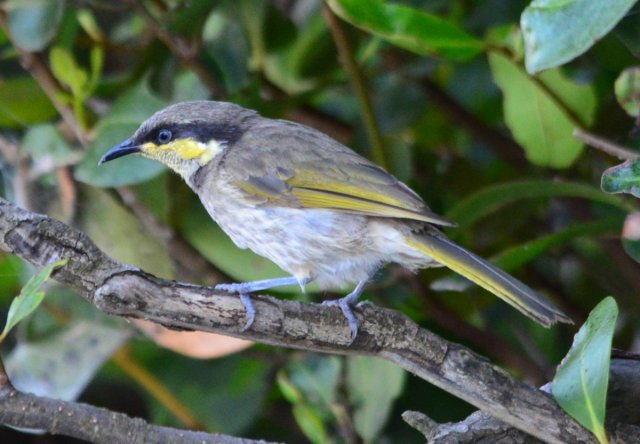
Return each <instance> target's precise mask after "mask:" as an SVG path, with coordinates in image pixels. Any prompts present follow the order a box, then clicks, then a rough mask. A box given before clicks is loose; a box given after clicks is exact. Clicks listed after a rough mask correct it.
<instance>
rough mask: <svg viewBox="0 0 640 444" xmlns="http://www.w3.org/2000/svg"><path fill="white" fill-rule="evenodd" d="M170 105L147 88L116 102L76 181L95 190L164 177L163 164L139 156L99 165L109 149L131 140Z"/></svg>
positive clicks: (79, 169)
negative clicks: (153, 115) (96, 187)
mask: <svg viewBox="0 0 640 444" xmlns="http://www.w3.org/2000/svg"><path fill="white" fill-rule="evenodd" d="M166 105H167V103H166V102H165V101H163V100H160V99H159V98H157V97H156V96H154V95H153V94H151V92H150V91H149V89H148V88H147V87H146V86H145V85H143V84H141V85H138V86H136V87H134V88H133V89H131V90H129V91H128V92H127V93H126V94H124V95H123V96H121V97H120V98H119V99H118V100H116V102H114V104H113V106H112V107H111V110H110V112H109V114H107V115H106V116H105V117H103V118H102V120H101V121H100V125H99V128H98V133H97V135H96V138H95V140H94V141H93V143H92V144H91V146H90V147H89V150H88V152H87V155H86V157H85V158H84V160H83V161H82V163H81V164H80V165H78V167H77V168H76V170H75V173H74V175H75V178H76V179H78V180H79V181H81V182H85V183H88V184H91V185H94V186H99V187H115V186H121V185H132V184H135V183H139V182H143V181H145V180H148V179H150V178H152V177H154V176H156V175H158V174H160V172H161V171H163V169H164V166H162V165H161V164H160V163H159V162H154V161H152V160H149V159H144V158H142V157H139V156H135V155H132V156H127V157H124V158H122V159H118V160H114V161H112V162H109V163H106V164H104V165H98V161H99V160H100V158H101V157H102V155H103V154H104V153H106V152H107V150H108V149H110V148H111V147H113V146H114V145H117V144H118V143H120V142H122V141H124V140H126V139H128V138H129V137H131V135H132V134H133V133H134V132H135V130H136V129H137V128H138V126H139V125H140V124H141V123H142V122H143V121H145V120H146V119H147V118H149V117H150V116H151V115H152V114H153V113H155V112H156V111H159V110H160V109H162V108H164V107H165V106H166Z"/></svg>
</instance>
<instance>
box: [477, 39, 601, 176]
mask: <svg viewBox="0 0 640 444" xmlns="http://www.w3.org/2000/svg"><path fill="white" fill-rule="evenodd" d="M489 64H490V65H491V73H492V75H493V78H494V80H495V82H496V83H497V85H498V86H499V87H500V89H501V90H502V93H503V95H504V101H503V105H504V114H505V121H506V123H507V126H509V129H510V130H511V132H512V133H513V136H514V138H515V139H516V140H517V141H518V143H520V145H522V147H523V148H524V149H525V151H526V154H527V159H529V161H531V162H532V163H534V164H536V165H540V166H547V167H553V168H566V167H568V166H570V165H571V164H572V163H573V162H574V161H575V160H576V158H577V157H578V156H579V155H580V153H581V152H582V148H583V144H582V142H580V141H579V140H578V139H576V138H575V137H574V136H573V130H574V129H575V128H576V127H587V126H589V125H590V124H591V123H592V122H593V119H594V117H595V111H596V97H595V92H594V90H593V88H592V87H591V86H589V85H579V84H577V83H576V82H574V81H572V80H569V79H567V78H566V77H564V76H563V74H562V73H561V72H560V71H558V70H553V71H548V72H546V73H544V74H541V75H540V76H538V77H537V78H535V79H534V78H532V77H530V76H529V75H528V74H527V73H526V72H525V71H524V70H523V69H522V67H521V66H519V65H518V64H517V63H515V62H513V61H512V60H511V59H509V58H508V57H506V56H505V55H503V54H500V53H497V52H492V53H490V54H489Z"/></svg>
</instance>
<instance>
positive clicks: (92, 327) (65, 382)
mask: <svg viewBox="0 0 640 444" xmlns="http://www.w3.org/2000/svg"><path fill="white" fill-rule="evenodd" d="M122 324H123V325H122V326H121V328H114V327H113V326H107V325H103V324H100V323H98V322H96V321H95V320H92V321H84V320H83V321H72V322H71V323H69V324H68V325H66V326H65V328H64V329H63V330H62V331H60V332H58V333H57V334H55V335H53V336H50V337H48V338H46V339H44V340H41V341H36V342H21V343H19V344H18V345H17V346H16V347H15V348H14V349H13V350H12V351H11V354H10V355H9V357H8V359H7V362H6V366H7V374H8V375H9V377H10V378H11V382H12V383H13V384H14V385H15V386H16V388H18V389H19V390H22V391H25V392H28V393H34V394H36V395H38V396H45V397H48V398H56V399H64V400H67V401H70V400H74V399H76V398H77V397H78V396H79V395H80V393H82V391H83V390H84V388H85V387H86V386H87V385H88V384H89V382H91V380H92V379H93V378H94V376H95V374H96V373H97V372H98V370H100V367H102V364H103V363H104V362H105V361H106V360H107V359H109V357H110V356H111V355H112V354H113V352H115V351H116V350H117V349H118V348H119V347H120V346H121V345H122V343H123V342H124V341H125V340H126V339H127V338H128V337H129V336H130V335H131V333H132V330H131V329H130V328H129V327H127V326H126V325H124V324H125V323H124V322H123V323H122Z"/></svg>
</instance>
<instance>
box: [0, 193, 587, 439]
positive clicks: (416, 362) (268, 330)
mask: <svg viewBox="0 0 640 444" xmlns="http://www.w3.org/2000/svg"><path fill="white" fill-rule="evenodd" d="M0 249H3V250H5V251H9V252H12V253H13V254H16V255H17V256H19V257H21V258H22V259H24V260H26V261H28V262H30V263H32V264H34V265H39V266H42V265H44V264H47V263H50V262H51V261H52V260H56V259H58V258H66V259H68V260H69V262H68V264H67V265H66V266H65V267H64V268H62V269H61V270H59V271H57V272H56V273H55V276H54V278H55V279H56V280H58V281H59V282H61V283H63V284H65V285H67V286H68V287H70V288H72V289H74V290H76V291H77V292H78V293H79V294H80V295H82V296H83V297H85V298H86V299H87V300H89V301H90V302H91V303H92V304H93V305H95V306H96V307H97V308H99V309H101V310H102V311H104V312H106V313H109V314H115V315H119V316H125V317H131V318H142V319H147V320H150V321H153V322H157V323H160V324H163V325H165V326H167V327H170V328H175V329H187V330H202V331H210V332H214V333H222V334H226V335H230V336H235V337H240V338H244V339H249V340H253V341H259V342H262V343H266V344H272V345H278V346H285V347H292V348H299V349H305V350H313V351H319V352H325V353H341V354H357V355H376V356H379V357H382V358H384V359H387V360H389V361H392V362H394V363H396V364H397V365H399V366H401V367H402V368H404V369H406V370H408V371H410V372H411V373H413V374H415V375H417V376H419V377H420V378H422V379H424V380H426V381H428V382H431V383H432V384H434V385H436V386H438V387H440V388H442V389H443V390H446V391H448V392H449V393H452V394H453V395H455V396H458V397H460V398H461V399H463V400H465V401H467V402H469V403H470V404H472V405H475V406H476V407H478V408H480V409H481V410H483V411H485V412H487V413H489V414H491V415H493V416H496V417H497V418H499V419H501V420H502V421H504V422H506V423H508V424H510V425H512V426H514V427H516V428H518V429H521V430H523V431H526V432H527V433H529V434H531V435H534V436H536V437H538V438H540V439H544V440H545V441H548V442H551V443H571V442H581V443H594V442H595V440H594V438H593V436H592V435H591V434H589V433H588V432H587V431H586V430H585V429H583V428H582V427H581V426H579V425H578V424H577V423H576V422H575V421H574V420H573V419H571V418H570V417H569V416H568V415H566V414H565V413H564V412H563V411H562V410H561V409H560V407H559V406H558V405H557V404H556V403H555V401H554V400H553V399H552V398H551V397H550V396H549V395H548V394H546V393H543V392H541V391H539V390H538V389H536V388H535V387H532V386H530V385H529V384H526V383H523V382H521V381H519V380H517V379H516V378H514V377H512V376H511V375H509V374H508V373H506V372H505V371H504V370H502V369H501V368H499V367H497V366H495V365H492V364H491V363H490V362H488V361H487V360H486V359H484V358H482V357H480V356H478V355H476V354H475V353H473V352H471V351H470V350H468V349H466V348H465V347H462V346H460V345H458V344H454V343H451V342H448V341H446V340H444V339H442V338H440V337H438V336H437V335H435V334H433V333H431V332H430V331H427V330H424V329H421V328H420V327H418V326H417V325H416V324H415V323H414V322H413V321H411V320H410V319H409V318H407V317H406V316H404V315H403V314H401V313H398V312H395V311H392V310H387V309H382V308H379V307H375V306H373V305H372V304H365V305H361V306H360V307H359V309H358V310H356V314H357V316H358V318H359V322H360V332H359V334H358V337H357V338H356V340H355V342H354V343H353V344H352V345H349V343H350V332H349V328H348V326H347V324H346V322H345V321H344V318H343V316H342V315H341V313H340V311H339V309H337V308H335V309H334V308H327V307H324V306H321V305H319V304H303V303H301V302H297V301H286V300H279V299H275V298H272V297H268V296H254V305H255V308H256V310H257V317H256V321H255V323H254V324H253V326H252V328H251V329H250V330H249V331H246V332H242V331H241V329H242V326H243V325H244V322H245V312H244V308H243V305H242V303H241V302H240V299H239V298H238V297H237V296H236V295H229V294H226V293H224V292H219V291H215V290H213V289H211V288H206V287H199V286H195V285H190V284H186V283H180V282H175V281H166V280H163V279H159V278H157V277H155V276H152V275H150V274H148V273H145V272H144V271H141V270H139V269H136V268H133V267H131V266H128V265H124V264H121V263H119V262H116V261H115V260H113V259H111V258H110V257H108V256H106V255H105V254H104V253H103V252H102V251H100V250H99V249H98V248H97V247H96V246H95V244H93V242H91V240H90V239H89V238H88V237H87V236H86V235H85V234H84V233H82V232H80V231H78V230H77V229H74V228H72V227H69V226H66V225H65V224H63V223H62V222H59V221H56V220H54V219H51V218H49V217H47V216H43V215H38V214H34V213H30V212H28V211H26V210H23V209H20V208H18V207H16V206H14V205H13V204H11V203H9V202H8V201H6V200H4V199H0Z"/></svg>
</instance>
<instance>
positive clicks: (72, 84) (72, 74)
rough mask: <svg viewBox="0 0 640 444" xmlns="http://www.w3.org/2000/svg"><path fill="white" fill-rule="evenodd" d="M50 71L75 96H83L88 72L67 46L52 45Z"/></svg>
mask: <svg viewBox="0 0 640 444" xmlns="http://www.w3.org/2000/svg"><path fill="white" fill-rule="evenodd" d="M49 62H50V63H51V71H52V72H53V75H54V76H55V77H56V79H58V81H60V83H62V84H64V85H66V86H68V87H69V89H70V90H71V92H72V93H73V95H74V96H75V97H78V98H84V97H85V96H86V94H85V92H86V87H87V83H88V81H89V74H88V73H87V71H85V70H84V69H83V68H82V67H81V66H80V65H78V63H77V62H76V60H75V58H74V57H73V55H72V54H71V52H70V51H69V50H68V49H67V48H63V47H60V46H54V47H53V48H51V51H49Z"/></svg>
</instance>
